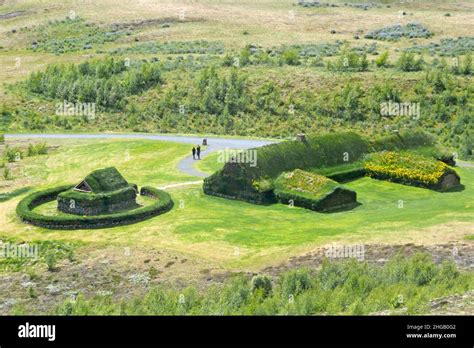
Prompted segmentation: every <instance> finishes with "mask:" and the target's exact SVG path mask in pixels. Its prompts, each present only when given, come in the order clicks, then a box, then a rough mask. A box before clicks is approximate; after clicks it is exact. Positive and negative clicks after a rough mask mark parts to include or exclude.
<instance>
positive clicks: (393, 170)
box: [364, 151, 461, 191]
mask: <svg viewBox="0 0 474 348" xmlns="http://www.w3.org/2000/svg"><path fill="white" fill-rule="evenodd" d="M364 167H365V170H366V173H367V175H368V176H370V177H372V178H376V179H382V180H389V181H393V182H397V183H401V184H405V185H411V186H419V187H425V188H430V189H434V190H440V191H443V190H449V189H451V188H454V187H457V186H459V185H460V184H461V182H460V178H459V175H458V174H457V173H456V172H455V171H454V170H453V169H451V168H450V167H449V166H448V165H447V164H446V163H443V162H441V161H437V160H435V159H433V158H427V157H424V156H420V155H416V154H407V153H397V152H393V151H383V152H378V153H374V154H372V155H370V157H369V158H368V160H367V161H366V162H365V164H364Z"/></svg>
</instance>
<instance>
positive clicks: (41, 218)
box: [16, 185, 173, 230]
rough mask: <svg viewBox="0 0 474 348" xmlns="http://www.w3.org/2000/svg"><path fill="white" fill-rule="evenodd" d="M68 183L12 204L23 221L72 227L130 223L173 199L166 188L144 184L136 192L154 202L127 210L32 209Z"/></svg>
mask: <svg viewBox="0 0 474 348" xmlns="http://www.w3.org/2000/svg"><path fill="white" fill-rule="evenodd" d="M71 187H73V185H65V186H59V187H54V188H51V189H47V190H43V191H38V192H34V193H32V194H30V195H28V196H26V197H25V198H23V199H22V200H21V201H20V203H18V206H17V208H16V213H17V215H18V217H19V218H20V219H21V220H22V221H23V222H25V223H29V224H32V225H35V226H39V227H44V228H49V229H60V230H68V229H69V230H71V229H74V230H75V229H90V228H106V227H114V226H121V225H128V224H133V223H136V222H139V221H142V220H146V219H149V218H151V217H154V216H157V215H160V214H163V213H165V212H167V211H169V210H171V209H172V208H173V201H172V199H171V196H170V195H169V194H168V193H167V192H165V191H162V190H158V189H156V188H153V187H150V186H145V187H142V188H141V190H140V194H141V195H143V196H149V197H152V198H155V199H156V202H155V203H153V204H151V205H148V206H146V207H142V208H138V209H135V210H131V211H127V212H121V213H116V214H109V215H100V216H71V215H66V216H61V215H58V216H46V215H42V214H38V213H35V212H33V209H34V208H36V207H37V206H39V205H41V204H43V203H46V202H50V201H52V200H55V199H56V197H57V196H58V194H59V193H61V192H64V191H66V190H69V189H70V188H71Z"/></svg>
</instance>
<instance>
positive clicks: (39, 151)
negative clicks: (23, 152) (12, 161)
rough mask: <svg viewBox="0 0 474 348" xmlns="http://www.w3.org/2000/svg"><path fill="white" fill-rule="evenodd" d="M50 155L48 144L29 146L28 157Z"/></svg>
mask: <svg viewBox="0 0 474 348" xmlns="http://www.w3.org/2000/svg"><path fill="white" fill-rule="evenodd" d="M47 153H48V146H47V145H46V143H44V142H43V143H39V144H29V145H28V151H27V156H29V157H30V156H36V155H45V154H47Z"/></svg>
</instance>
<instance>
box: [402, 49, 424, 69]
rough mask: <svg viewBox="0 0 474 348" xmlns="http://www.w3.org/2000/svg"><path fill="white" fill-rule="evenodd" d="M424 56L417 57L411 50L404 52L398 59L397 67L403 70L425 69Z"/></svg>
mask: <svg viewBox="0 0 474 348" xmlns="http://www.w3.org/2000/svg"><path fill="white" fill-rule="evenodd" d="M423 64H424V60H423V57H419V58H418V59H416V58H415V55H414V54H413V53H411V52H403V53H402V54H401V56H400V58H398V60H397V68H398V69H400V70H402V71H419V70H422V69H423Z"/></svg>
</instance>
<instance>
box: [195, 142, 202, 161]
mask: <svg viewBox="0 0 474 348" xmlns="http://www.w3.org/2000/svg"><path fill="white" fill-rule="evenodd" d="M196 152H197V155H198V160H200V159H201V146H199V145H198V146H197V149H196Z"/></svg>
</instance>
